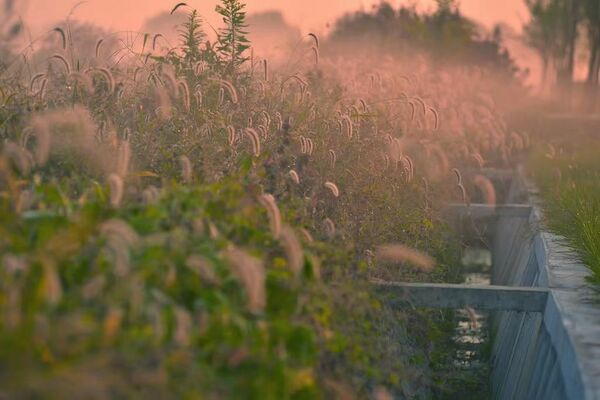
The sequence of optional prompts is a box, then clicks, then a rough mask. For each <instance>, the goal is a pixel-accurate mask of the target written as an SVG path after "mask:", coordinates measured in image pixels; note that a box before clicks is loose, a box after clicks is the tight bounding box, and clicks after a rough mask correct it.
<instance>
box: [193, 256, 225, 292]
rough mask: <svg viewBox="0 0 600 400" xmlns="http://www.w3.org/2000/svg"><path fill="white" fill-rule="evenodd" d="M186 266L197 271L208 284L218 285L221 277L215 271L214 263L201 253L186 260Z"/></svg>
mask: <svg viewBox="0 0 600 400" xmlns="http://www.w3.org/2000/svg"><path fill="white" fill-rule="evenodd" d="M185 266H186V267H188V268H189V269H190V270H191V271H193V272H194V273H196V274H197V275H198V276H199V277H200V279H202V281H204V282H206V283H207V284H209V285H212V286H216V285H217V284H218V283H219V278H218V277H217V274H216V273H215V270H214V267H213V265H212V263H211V262H210V261H209V260H207V259H206V258H205V257H202V256H199V255H192V256H189V257H188V258H187V260H186V261H185Z"/></svg>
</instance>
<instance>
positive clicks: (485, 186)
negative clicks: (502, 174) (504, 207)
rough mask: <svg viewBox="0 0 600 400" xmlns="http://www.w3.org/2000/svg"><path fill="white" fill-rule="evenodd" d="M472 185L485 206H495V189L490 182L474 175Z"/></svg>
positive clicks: (481, 176) (483, 177)
mask: <svg viewBox="0 0 600 400" xmlns="http://www.w3.org/2000/svg"><path fill="white" fill-rule="evenodd" d="M473 183H474V184H475V186H477V188H478V189H479V191H480V192H481V194H482V195H483V199H484V201H485V203H486V204H489V205H496V189H495V188H494V184H493V183H492V181H490V180H489V179H488V178H486V177H485V176H483V175H475V177H474V178H473Z"/></svg>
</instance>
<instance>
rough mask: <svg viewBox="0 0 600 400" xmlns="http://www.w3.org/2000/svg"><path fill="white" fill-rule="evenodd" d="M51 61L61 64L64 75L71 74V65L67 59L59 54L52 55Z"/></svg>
mask: <svg viewBox="0 0 600 400" xmlns="http://www.w3.org/2000/svg"><path fill="white" fill-rule="evenodd" d="M52 59H56V60H58V61H60V62H61V63H62V65H63V66H64V67H65V73H66V74H67V75H68V74H70V73H71V64H69V61H67V59H66V58H65V57H64V56H62V55H60V54H54V55H53V56H51V57H50V60H52Z"/></svg>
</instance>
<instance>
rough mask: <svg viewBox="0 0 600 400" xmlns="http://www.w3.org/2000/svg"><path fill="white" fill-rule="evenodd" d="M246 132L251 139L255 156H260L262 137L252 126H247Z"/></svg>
mask: <svg viewBox="0 0 600 400" xmlns="http://www.w3.org/2000/svg"><path fill="white" fill-rule="evenodd" d="M244 133H245V134H246V137H247V138H248V139H249V140H250V144H251V145H252V153H253V154H254V156H255V157H260V137H259V136H258V133H257V132H256V131H255V130H254V129H252V128H246V129H245V130H244Z"/></svg>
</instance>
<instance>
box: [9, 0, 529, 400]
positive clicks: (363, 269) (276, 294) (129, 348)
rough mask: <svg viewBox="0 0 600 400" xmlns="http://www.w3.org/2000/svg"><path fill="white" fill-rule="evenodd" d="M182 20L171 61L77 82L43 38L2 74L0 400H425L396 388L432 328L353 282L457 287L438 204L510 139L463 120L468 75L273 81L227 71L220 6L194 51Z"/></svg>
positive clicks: (283, 76)
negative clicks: (36, 60) (37, 59)
mask: <svg viewBox="0 0 600 400" xmlns="http://www.w3.org/2000/svg"><path fill="white" fill-rule="evenodd" d="M182 11H186V12H188V19H187V22H186V23H185V24H184V25H183V26H182V28H181V32H180V33H181V45H180V46H179V47H178V48H172V49H165V50H164V51H162V50H160V49H159V45H158V44H157V43H158V42H161V43H162V41H161V38H160V36H155V37H154V38H153V40H152V42H153V44H152V46H150V45H149V44H148V43H147V42H148V41H149V39H150V36H149V35H144V36H143V41H142V42H143V43H142V45H141V46H140V47H139V48H135V49H131V48H129V49H128V52H127V53H126V54H127V56H122V58H121V59H119V60H118V62H114V61H117V60H108V61H107V62H106V63H105V64H102V65H86V62H85V59H78V58H77V54H75V53H73V54H71V53H69V54H68V57H67V53H66V51H67V49H69V48H70V45H69V40H71V39H70V36H69V35H65V36H64V41H66V43H62V40H61V42H60V43H59V44H58V48H55V49H53V52H54V53H55V54H56V56H51V57H50V58H49V59H47V60H46V61H45V63H43V64H41V65H29V64H26V63H24V64H22V65H21V68H20V69H19V70H18V73H17V74H15V75H11V76H9V75H7V74H8V73H9V72H10V71H8V70H5V71H3V72H2V73H3V75H2V80H1V82H2V87H1V89H2V91H1V95H2V98H1V102H2V103H1V105H2V106H1V107H0V138H1V139H2V145H1V156H0V222H1V223H0V253H1V254H2V257H1V263H2V268H1V269H0V324H1V329H0V364H1V365H2V368H0V369H1V370H2V373H0V381H1V382H2V387H3V390H4V391H5V392H6V393H8V394H9V395H11V396H14V397H17V398H18V397H44V396H46V397H52V396H55V397H57V398H84V397H88V396H89V395H90V393H94V394H95V395H97V396H98V397H99V398H114V397H115V396H117V397H164V398H170V397H172V398H182V397H191V398H204V397H219V398H255V399H282V398H319V397H323V398H328V397H332V396H337V397H340V396H342V395H343V394H344V393H352V392H354V393H357V394H358V395H359V396H362V397H364V396H370V395H373V393H375V391H376V392H377V393H387V392H389V393H391V394H394V395H399V394H401V393H404V392H405V391H406V390H409V389H410V390H411V391H412V390H413V389H414V391H415V393H417V392H418V393H420V396H421V397H425V398H426V397H428V396H430V395H431V394H432V393H433V392H434V391H435V385H429V386H427V385H421V387H415V385H416V384H415V382H418V381H419V380H418V379H416V376H419V375H420V374H422V373H429V374H431V368H430V364H431V363H434V362H436V361H435V360H438V359H439V357H440V355H439V354H440V350H439V349H437V348H436V347H435V346H431V344H430V343H423V342H422V341H423V340H424V338H431V340H433V341H434V343H436V340H437V339H435V337H434V336H432V335H431V332H438V331H435V330H431V329H430V328H431V327H432V326H435V323H432V322H431V321H432V320H433V321H436V320H439V318H440V316H439V315H438V314H434V313H426V312H422V313H414V314H410V315H407V314H406V313H404V312H401V311H398V310H395V309H392V308H390V307H389V306H387V305H386V304H385V302H384V301H382V299H380V298H379V297H378V296H377V294H376V293H375V292H374V291H373V288H372V285H371V284H370V283H369V282H370V281H371V280H373V279H390V280H424V279H427V280H433V281H455V280H457V279H459V275H460V271H459V270H457V269H456V268H455V267H452V265H455V262H456V260H457V258H458V251H457V249H456V248H457V246H458V243H457V241H456V240H454V239H452V235H451V234H450V228H448V227H447V226H446V225H445V223H444V222H443V220H442V218H441V216H440V213H439V210H440V209H441V205H442V203H443V201H457V200H458V201H462V200H464V199H462V198H458V197H464V198H465V199H466V191H467V190H468V191H471V192H473V193H477V192H476V190H477V189H476V188H475V187H471V186H469V185H470V184H471V182H472V181H473V180H472V176H471V175H475V174H476V173H477V170H478V169H479V168H481V167H482V165H483V163H484V162H485V164H486V165H487V164H491V165H494V164H498V165H499V164H502V163H505V162H508V161H509V160H510V158H511V157H512V156H513V155H514V154H516V153H518V152H519V151H520V150H522V149H523V147H525V145H526V144H525V137H523V136H521V135H518V134H514V135H509V134H507V127H506V124H505V122H504V121H503V119H502V117H501V116H500V115H499V113H498V112H497V111H496V110H494V109H493V107H492V106H491V105H487V106H486V105H483V104H486V103H485V102H483V101H474V100H472V99H474V98H476V93H480V92H481V91H482V90H483V89H482V88H486V87H487V86H486V82H487V81H486V79H485V76H483V75H481V76H479V77H477V76H474V75H473V74H471V73H469V72H468V71H464V70H452V71H448V72H444V73H443V74H440V73H438V71H432V70H428V68H427V66H426V65H425V64H420V65H417V66H410V65H409V66H407V67H406V68H412V71H421V72H420V73H413V72H410V71H409V72H407V71H402V70H399V67H398V63H396V62H394V60H380V61H378V64H377V65H373V63H372V62H370V61H369V60H368V59H366V58H364V57H361V56H360V55H359V54H357V55H356V57H355V58H352V59H351V60H347V61H340V60H334V59H328V58H327V56H326V53H325V51H322V52H320V53H317V54H319V62H318V64H317V63H315V62H314V61H315V60H314V58H312V57H308V58H306V57H305V58H304V62H303V63H298V64H297V71H295V72H294V73H292V74H289V73H287V72H281V71H279V70H278V69H276V68H272V67H269V65H270V64H269V63H268V61H267V60H261V59H257V60H252V62H253V63H254V64H255V65H250V64H251V62H250V59H249V58H248V56H247V55H246V53H247V50H248V48H249V46H250V44H249V42H248V39H247V38H246V29H247V28H246V23H245V11H244V4H243V3H241V2H240V1H238V0H223V2H222V4H221V5H220V6H218V7H217V12H218V13H219V14H220V15H222V17H223V21H224V23H225V27H223V28H222V29H221V30H220V31H219V36H218V40H217V43H216V44H211V43H209V42H208V41H206V37H205V36H204V34H203V33H202V24H201V19H200V17H199V16H198V14H197V13H196V11H195V10H193V9H191V8H190V7H188V6H187V5H186V4H185V3H180V4H178V5H177V6H176V7H174V8H173V10H172V12H182ZM60 31H62V32H63V34H64V32H67V31H68V29H66V30H65V29H62V28H61V30H60ZM54 33H56V32H54ZM306 39H307V40H306V41H305V43H303V44H302V46H304V47H303V48H302V49H300V51H305V52H306V53H307V54H312V53H313V52H314V49H315V48H316V49H320V48H321V49H322V48H324V46H323V43H320V42H319V40H318V38H317V37H316V35H314V34H311V35H310V37H308V38H306ZM94 43H96V47H95V53H96V54H98V53H99V51H100V52H106V50H107V49H106V48H104V47H103V46H105V44H102V43H101V42H99V41H98V40H95V41H94ZM98 43H101V45H100V46H99V45H98ZM93 50H94V49H93ZM116 54H120V53H116ZM97 58H98V57H94V59H93V62H94V63H97V62H100V60H97ZM24 59H27V57H24ZM19 62H21V61H19ZM90 62H92V61H90ZM61 64H62V65H61ZM59 65H60V67H58V66H59ZM256 65H262V66H263V67H264V76H262V74H257V75H261V76H257V75H255V74H253V73H252V72H253V70H254V68H255V66H256ZM13 70H14V68H13ZM30 70H31V72H26V71H30ZM450 81H454V82H457V85H456V86H451V85H450V84H449V83H448V82H450ZM497 149H501V152H500V156H499V157H497V156H496V154H497V152H496V150H497ZM452 168H461V169H463V170H464V171H465V172H464V173H463V174H462V175H460V174H459V176H460V177H461V180H462V182H459V184H460V185H461V186H462V190H463V195H462V196H461V195H459V194H458V193H456V183H455V179H454V178H453V174H454V173H453V172H452ZM469 171H471V172H469ZM472 171H475V172H472ZM469 174H470V175H469ZM478 181H480V184H479V186H480V187H483V189H482V190H484V194H486V196H488V200H489V201H490V202H491V201H492V199H491V193H487V192H486V190H488V189H489V188H487V189H486V187H487V184H486V183H485V182H483V181H481V178H478ZM476 183H477V182H476ZM463 185H466V186H463ZM384 261H385V262H384ZM415 267H416V268H415ZM415 314H416V315H415ZM437 334H439V332H438V333H437ZM432 381H436V379H435V377H432ZM437 381H439V380H437ZM73 382H76V384H73ZM386 388H387V389H386ZM407 388H408V389H407Z"/></svg>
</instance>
